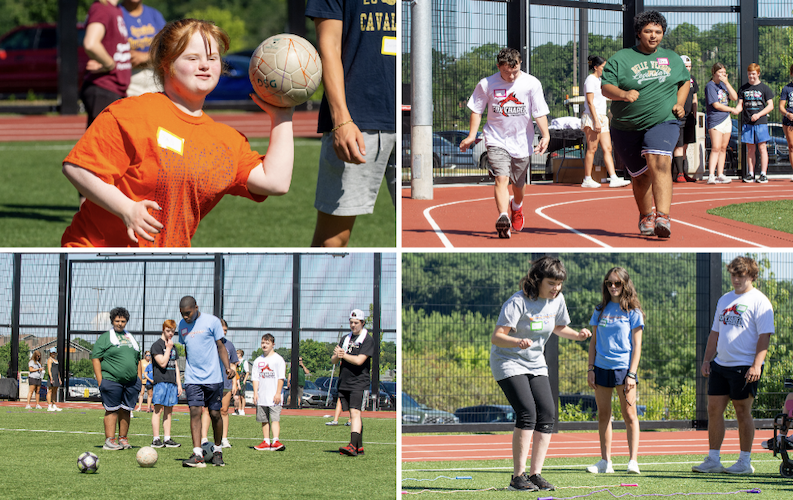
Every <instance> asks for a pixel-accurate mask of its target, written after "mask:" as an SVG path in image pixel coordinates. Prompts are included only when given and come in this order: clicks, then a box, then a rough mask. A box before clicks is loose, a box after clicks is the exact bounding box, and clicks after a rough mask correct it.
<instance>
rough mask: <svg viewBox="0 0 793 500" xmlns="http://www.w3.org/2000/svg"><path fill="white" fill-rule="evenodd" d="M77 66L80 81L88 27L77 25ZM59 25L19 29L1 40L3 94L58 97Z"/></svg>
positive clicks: (19, 27)
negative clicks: (30, 93) (84, 41)
mask: <svg viewBox="0 0 793 500" xmlns="http://www.w3.org/2000/svg"><path fill="white" fill-rule="evenodd" d="M77 37H78V39H77V47H78V48H77V67H78V75H79V82H78V85H79V84H80V83H81V82H82V76H83V74H84V73H85V65H86V63H87V62H88V56H87V55H86V53H85V50H84V49H83V48H82V46H83V38H84V37H85V26H84V25H83V24H82V23H81V24H78V26H77ZM58 64H59V58H58V32H57V25H56V24H52V23H42V24H33V25H25V26H17V27H16V28H14V29H12V30H11V31H9V32H8V33H6V34H4V35H3V36H2V37H0V94H8V95H11V94H13V95H24V94H27V93H28V92H29V91H33V92H35V93H36V94H43V95H48V96H55V95H57V94H58V72H59V70H60V68H59V66H58Z"/></svg>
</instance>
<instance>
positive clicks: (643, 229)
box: [639, 211, 655, 236]
mask: <svg viewBox="0 0 793 500" xmlns="http://www.w3.org/2000/svg"><path fill="white" fill-rule="evenodd" d="M639 232H640V233H642V234H643V235H644V236H653V235H654V234H655V211H653V212H650V213H649V214H647V215H643V216H641V217H640V218H639Z"/></svg>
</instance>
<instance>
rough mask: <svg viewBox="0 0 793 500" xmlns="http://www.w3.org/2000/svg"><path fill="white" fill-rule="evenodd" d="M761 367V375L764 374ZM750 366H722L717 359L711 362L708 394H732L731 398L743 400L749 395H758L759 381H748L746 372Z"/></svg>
mask: <svg viewBox="0 0 793 500" xmlns="http://www.w3.org/2000/svg"><path fill="white" fill-rule="evenodd" d="M763 368H765V366H762V367H761V368H760V376H761V377H762V375H763ZM748 370H749V366H721V365H720V364H718V363H716V362H715V361H711V362H710V376H709V377H708V396H727V395H729V396H730V399H734V400H736V401H741V400H743V399H746V398H748V397H749V396H752V397H753V398H754V397H757V386H758V384H759V382H760V381H759V379H758V381H757V382H749V383H747V382H746V372H747V371H748Z"/></svg>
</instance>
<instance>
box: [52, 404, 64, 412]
mask: <svg viewBox="0 0 793 500" xmlns="http://www.w3.org/2000/svg"><path fill="white" fill-rule="evenodd" d="M52 407H53V408H55V411H63V408H58V407H57V406H55V405H52Z"/></svg>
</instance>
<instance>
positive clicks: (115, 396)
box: [99, 377, 140, 411]
mask: <svg viewBox="0 0 793 500" xmlns="http://www.w3.org/2000/svg"><path fill="white" fill-rule="evenodd" d="M99 394H101V396H102V406H104V407H105V411H117V410H119V409H121V408H123V409H125V410H127V411H132V410H134V409H135V404H137V402H138V394H140V379H139V378H136V379H135V380H133V381H132V382H127V383H126V384H122V383H120V382H116V381H115V380H110V379H109V378H107V377H105V378H103V379H102V383H101V384H99Z"/></svg>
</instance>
